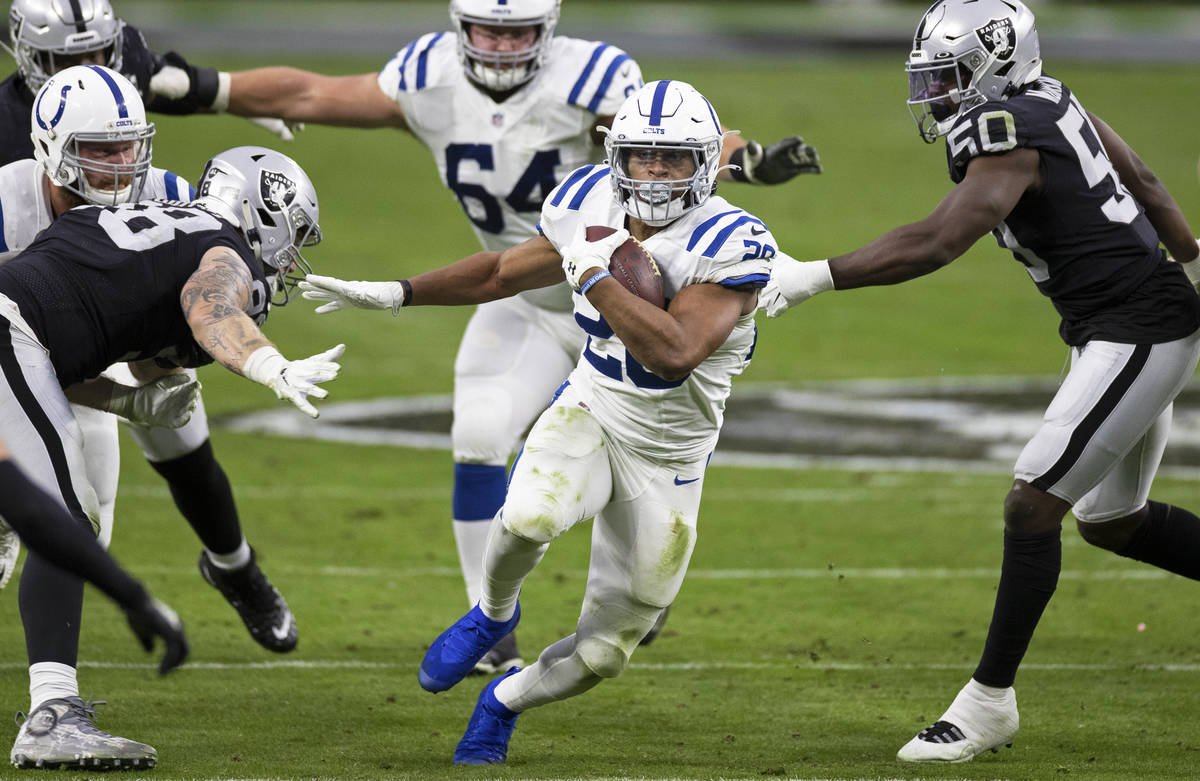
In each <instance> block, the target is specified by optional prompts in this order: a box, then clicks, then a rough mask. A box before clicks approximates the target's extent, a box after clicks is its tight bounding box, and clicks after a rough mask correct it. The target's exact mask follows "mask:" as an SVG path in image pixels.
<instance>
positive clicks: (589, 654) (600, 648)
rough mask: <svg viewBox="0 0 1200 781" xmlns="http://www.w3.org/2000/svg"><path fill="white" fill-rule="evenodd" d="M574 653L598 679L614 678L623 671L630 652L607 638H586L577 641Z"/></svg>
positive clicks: (635, 643) (635, 642)
mask: <svg viewBox="0 0 1200 781" xmlns="http://www.w3.org/2000/svg"><path fill="white" fill-rule="evenodd" d="M638 639H639V640H640V639H641V638H638ZM634 645H635V646H636V645H637V641H634ZM575 653H576V655H577V656H578V657H579V659H580V661H582V662H583V663H584V665H585V666H586V667H587V668H588V669H589V670H591V671H592V672H593V673H595V674H596V675H597V676H598V677H600V678H616V677H617V676H618V675H620V674H621V673H623V672H624V671H625V665H626V664H628V663H629V653H630V652H629V651H626V650H625V649H624V648H622V647H621V646H620V645H619V644H618V643H616V642H614V641H612V640H609V639H608V638H604V637H586V638H583V639H580V640H579V641H578V645H577V646H576V648H575Z"/></svg>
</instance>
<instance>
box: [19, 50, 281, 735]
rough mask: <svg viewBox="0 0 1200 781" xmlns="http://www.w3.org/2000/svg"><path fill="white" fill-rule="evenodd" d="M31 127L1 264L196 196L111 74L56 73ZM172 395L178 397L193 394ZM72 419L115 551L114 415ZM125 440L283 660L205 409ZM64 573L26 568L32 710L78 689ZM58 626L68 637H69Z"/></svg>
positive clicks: (218, 582) (267, 590)
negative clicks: (35, 245) (57, 231)
mask: <svg viewBox="0 0 1200 781" xmlns="http://www.w3.org/2000/svg"><path fill="white" fill-rule="evenodd" d="M27 121H28V120H27ZM31 124H32V134H27V135H30V137H31V139H32V140H33V142H34V145H33V146H34V150H33V154H34V158H33V159H24V160H17V161H15V162H12V163H9V164H8V165H6V166H4V167H2V168H0V263H3V262H4V261H7V260H9V259H11V258H12V257H15V256H16V255H17V254H18V253H20V252H21V251H22V250H24V249H25V248H27V247H28V246H29V245H30V244H31V243H32V242H33V240H34V237H35V236H37V235H38V233H39V232H41V231H42V230H43V229H44V228H46V227H48V226H49V225H50V224H51V223H52V222H53V221H54V220H55V219H56V218H57V217H58V216H59V215H61V214H63V213H64V212H66V211H67V210H68V209H71V208H73V207H75V206H78V205H81V204H84V203H92V204H98V205H102V206H112V205H115V204H120V203H129V202H133V201H137V200H140V199H141V198H143V197H145V198H153V199H164V200H175V201H178V200H183V201H190V200H191V199H192V195H193V191H192V188H191V186H190V185H189V184H188V183H187V182H186V181H184V180H183V179H182V178H180V177H178V176H176V175H175V174H173V173H170V172H169V171H164V170H161V169H158V168H153V167H151V145H152V141H153V135H154V126H153V125H152V124H148V123H147V121H146V114H145V111H144V109H143V106H142V100H141V98H140V96H139V95H138V92H137V90H136V88H135V87H134V86H133V85H132V84H131V83H130V82H129V81H128V80H127V79H125V77H124V76H122V75H121V74H119V73H117V72H115V71H113V70H110V69H108V68H106V67H104V66H100V65H77V66H71V67H69V68H67V69H65V70H62V71H60V72H59V73H58V74H56V75H55V76H53V77H51V78H50V79H48V80H47V81H46V82H45V84H44V85H43V86H42V88H41V89H40V90H39V92H38V97H37V99H36V100H35V109H34V112H33V115H32V123H31ZM182 371H183V372H184V376H182V377H179V378H177V379H178V380H180V381H182V380H185V379H186V380H189V381H190V384H191V387H192V388H193V389H195V388H196V387H197V383H196V381H195V376H196V375H195V370H192V369H187V370H182ZM106 373H107V374H108V375H109V376H110V377H115V378H117V379H118V380H120V381H121V382H122V383H125V384H127V385H133V386H137V385H139V384H140V383H142V382H147V381H150V380H154V379H155V376H154V375H150V374H145V373H144V370H143V373H142V375H141V376H138V377H134V376H132V375H131V374H130V372H129V370H128V368H126V365H125V364H120V365H118V366H115V367H110V368H109V369H108V370H107V372H106ZM154 374H161V372H159V371H156V372H155V373H154ZM147 387H154V384H153V383H152V384H151V385H150V386H147ZM172 390H173V392H175V393H177V394H178V393H182V392H183V391H184V390H185V388H184V387H182V386H179V387H177V388H173V389H172ZM197 399H198V397H197ZM197 399H194V400H193V401H196V400H197ZM127 406H129V405H127ZM105 409H111V405H109V406H106V407H105ZM73 411H74V413H75V417H76V419H77V420H78V422H79V426H80V428H81V430H82V432H83V436H84V443H85V444H84V457H85V464H86V468H87V477H88V481H89V482H90V483H91V485H92V487H93V489H94V490H95V491H96V495H97V502H98V508H99V522H100V533H99V538H100V542H101V544H102V545H104V546H105V547H107V545H108V542H109V540H110V538H111V535H112V526H113V513H114V506H115V503H116V497H117V483H118V477H119V468H120V447H119V444H118V441H117V418H116V417H115V416H114V415H112V414H109V413H108V412H105V411H102V410H97V409H93V408H91V407H88V406H85V405H83V404H76V405H73ZM129 432H130V434H131V435H132V436H133V438H134V440H135V441H136V442H137V443H138V444H139V446H141V448H142V450H143V452H144V453H145V455H146V458H147V459H148V460H149V461H150V464H151V466H153V467H154V469H155V470H156V471H157V472H158V473H159V474H161V475H162V476H163V477H164V478H165V479H166V480H167V484H168V486H169V488H170V490H171V495H172V497H173V498H174V499H175V503H176V505H177V506H178V507H179V510H180V512H181V513H182V514H183V515H184V517H185V518H186V519H187V520H188V522H189V523H190V524H191V525H192V527H193V529H194V530H195V531H196V533H197V535H198V536H199V537H200V539H201V541H202V543H203V545H204V550H203V552H202V553H201V555H200V565H199V566H200V571H201V573H202V574H203V576H204V578H205V579H206V580H207V581H208V582H209V583H210V584H212V585H213V586H214V587H216V588H217V589H219V590H220V592H221V593H222V595H223V596H224V597H225V598H226V599H227V600H228V601H229V602H230V603H231V604H232V605H234V607H235V608H236V609H237V610H238V613H239V614H240V616H241V618H242V620H243V622H244V623H245V624H246V626H247V628H248V629H249V630H250V633H251V635H252V636H253V637H254V639H255V640H256V641H257V642H259V643H260V644H261V645H263V646H264V647H266V648H268V649H270V650H272V651H277V652H286V651H290V650H291V649H293V648H295V646H296V642H297V630H296V625H295V622H294V621H293V620H292V617H291V612H290V611H289V610H288V607H287V603H286V602H285V601H284V599H283V597H282V596H281V595H280V594H279V593H278V591H277V590H276V589H275V588H274V587H273V586H272V585H271V584H270V582H269V581H268V580H267V578H266V576H265V575H264V574H263V573H262V571H261V570H260V569H259V567H258V565H257V563H256V561H255V557H254V553H253V551H252V550H251V549H250V547H249V546H248V544H247V543H246V540H245V538H244V536H243V534H242V531H241V526H240V523H239V520H238V514H237V506H236V504H235V503H234V498H233V491H232V489H231V488H230V485H229V480H228V478H227V477H226V475H225V472H224V470H222V469H221V466H220V464H219V463H218V462H217V460H216V458H215V457H214V455H213V450H212V445H211V443H210V441H209V436H208V421H207V416H206V415H205V413H204V406H203V403H202V402H200V403H198V405H197V407H196V409H195V411H194V413H193V414H192V416H191V419H190V421H189V422H188V423H187V424H186V425H185V426H183V427H180V428H174V429H171V428H165V427H149V426H144V425H136V424H131V425H129ZM0 539H3V536H2V535H0ZM5 543H6V544H5ZM17 554H18V546H17V545H16V539H15V537H12V536H11V535H9V536H8V538H7V540H4V542H0V570H2V573H0V586H2V585H3V584H4V582H5V581H6V580H7V577H8V576H9V575H11V573H12V571H13V569H14V567H15V565H16V560H17ZM63 577H64V573H63V572H62V570H61V569H59V568H57V567H54V566H49V563H48V562H47V561H46V560H45V559H43V558H41V557H37V556H34V557H31V558H30V559H29V560H28V561H27V563H26V566H25V569H24V571H23V573H22V576H21V596H20V599H21V604H22V618H23V621H24V623H25V631H26V635H27V638H28V640H27V647H28V651H29V661H30V671H29V675H30V692H31V698H32V700H33V707H36V705H37V704H38V703H39V702H41V701H42V700H44V699H45V698H46V697H45V696H44V692H43V689H44V688H45V687H47V686H52V687H53V688H54V690H55V691H57V692H59V693H61V692H62V689H63V687H64V686H68V687H70V688H77V685H76V684H75V683H74V679H75V674H76V673H75V669H74V667H73V666H68V665H65V664H62V663H59V662H56V661H53V660H57V659H63V658H73V657H74V655H75V653H76V651H75V650H74V649H77V648H78V642H79V616H78V614H77V613H76V614H74V615H72V612H73V611H74V608H72V607H71V605H72V604H74V603H70V602H63V601H60V600H58V599H57V598H56V595H58V594H59V593H61V592H62V590H63V586H62V585H58V584H60V581H61V579H62V578H63ZM72 583H74V584H78V580H72ZM64 610H66V611H67V614H66V615H64V614H63V611H64ZM61 626H69V627H71V631H68V632H63V631H61V630H60V629H59V627H61ZM64 643H65V644H66V645H64ZM46 739H47V740H49V739H51V738H50V737H49V736H48V737H47V738H46Z"/></svg>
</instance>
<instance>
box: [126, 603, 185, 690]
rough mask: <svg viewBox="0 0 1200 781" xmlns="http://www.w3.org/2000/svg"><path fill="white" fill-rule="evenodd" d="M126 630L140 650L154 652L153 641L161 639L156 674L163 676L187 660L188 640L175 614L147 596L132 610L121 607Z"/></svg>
mask: <svg viewBox="0 0 1200 781" xmlns="http://www.w3.org/2000/svg"><path fill="white" fill-rule="evenodd" d="M125 618H126V620H127V621H129V628H130V629H132V630H133V633H134V634H135V635H136V636H137V639H138V641H139V642H140V643H141V644H142V648H145V649H146V650H147V651H153V650H154V638H156V637H161V638H162V639H163V646H164V647H165V650H164V652H163V657H162V662H160V663H159V665H158V673H159V675H166V674H167V673H169V672H171V670H174V669H175V668H176V667H178V666H179V665H181V664H183V660H184V659H187V655H188V641H187V636H186V635H185V634H184V633H183V622H182V621H180V620H179V615H178V614H177V613H176V612H175V611H174V610H172V609H171V608H169V607H167V606H166V605H165V604H163V603H162V602H159V601H158V600H157V599H155V598H154V597H152V596H150V595H149V594H144V596H143V598H142V601H141V602H139V603H138V604H137V605H135V606H133V607H126V608H125Z"/></svg>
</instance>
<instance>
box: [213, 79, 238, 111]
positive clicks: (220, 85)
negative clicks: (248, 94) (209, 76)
mask: <svg viewBox="0 0 1200 781" xmlns="http://www.w3.org/2000/svg"><path fill="white" fill-rule="evenodd" d="M232 81H233V78H232V77H231V76H230V75H229V73H228V72H227V71H217V96H216V97H215V98H213V102H212V110H213V111H218V112H220V111H227V110H228V109H229V85H230V83H231V82H232Z"/></svg>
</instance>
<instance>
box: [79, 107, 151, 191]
mask: <svg viewBox="0 0 1200 781" xmlns="http://www.w3.org/2000/svg"><path fill="white" fill-rule="evenodd" d="M113 135H116V134H111V135H110V134H103V133H75V134H74V135H72V136H71V137H70V139H69V140H68V141H67V143H66V144H64V145H63V152H62V165H61V166H60V169H59V170H60V172H61V171H63V170H64V169H65V170H66V171H68V172H70V173H69V174H68V175H67V176H65V177H64V179H66V180H67V181H64V182H59V183H60V184H61V185H62V186H63V187H65V188H66V189H67V190H70V191H71V192H73V193H75V194H76V195H78V196H79V197H80V198H82V199H83V200H84V201H85V202H86V203H90V204H95V205H97V206H115V205H117V204H121V203H133V202H134V201H138V200H141V197H142V191H143V190H144V189H145V186H146V178H147V176H149V174H150V162H151V158H152V156H153V143H154V141H153V139H154V126H153V125H150V126H148V127H145V128H142V129H140V130H138V131H136V132H134V133H123V134H120V137H119V138H117V139H114V138H113ZM100 144H120V145H121V146H124V147H132V148H131V149H129V150H128V152H126V153H125V154H123V155H122V157H123V158H124V159H125V161H122V162H108V161H107V160H105V159H103V158H104V157H111V155H107V156H102V155H97V154H96V151H97V150H96V149H94V146H95V145H100ZM88 147H93V148H88ZM97 157H100V158H101V159H97ZM88 174H91V176H90V177H89V176H88ZM93 180H95V181H96V182H97V184H93Z"/></svg>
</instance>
